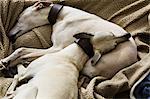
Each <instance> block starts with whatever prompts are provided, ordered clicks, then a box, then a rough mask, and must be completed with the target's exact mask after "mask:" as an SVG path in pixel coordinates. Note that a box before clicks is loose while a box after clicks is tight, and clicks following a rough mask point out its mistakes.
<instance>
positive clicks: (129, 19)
mask: <svg viewBox="0 0 150 99" xmlns="http://www.w3.org/2000/svg"><path fill="white" fill-rule="evenodd" d="M49 1H55V2H56V3H60V2H61V3H62V4H64V5H69V6H72V7H76V8H79V9H82V10H85V11H87V12H89V13H94V14H96V15H98V16H100V17H102V18H104V19H106V20H109V21H112V22H114V23H116V24H118V25H120V26H121V27H123V28H124V29H125V30H127V31H128V32H130V33H131V34H132V36H133V37H134V39H135V42H136V44H137V47H138V57H139V61H138V62H136V63H134V64H133V65H131V66H128V67H126V68H124V69H122V70H120V71H119V72H118V73H116V75H114V76H113V77H112V78H111V79H106V78H104V77H102V76H97V77H94V78H92V79H89V78H87V77H85V76H83V75H81V77H80V80H79V84H80V85H79V89H80V90H79V94H80V99H102V98H111V97H115V96H116V94H120V93H125V92H127V91H129V90H130V89H131V87H132V86H133V84H134V83H135V82H136V81H137V80H138V79H139V78H140V77H141V76H142V75H143V74H144V73H146V72H147V71H148V70H149V69H150V61H149V60H150V53H149V47H150V41H149V37H150V26H149V24H148V23H149V22H150V20H148V15H149V12H150V0H60V1H59V0H49ZM62 1H63V2H62ZM0 3H1V5H0V33H1V35H0V58H4V57H6V56H8V55H9V54H10V53H11V52H12V51H13V50H12V44H11V43H10V41H9V40H8V38H7V36H6V34H7V33H8V32H9V30H10V29H11V28H12V26H13V25H14V23H15V22H16V20H17V18H18V15H19V13H20V12H21V11H22V10H23V9H25V8H26V7H28V6H30V5H32V4H33V3H35V1H29V0H27V1H25V2H24V1H23V0H21V2H20V1H19V0H0ZM51 32H52V29H51V26H50V25H45V26H41V27H38V28H35V29H33V30H32V31H29V32H28V33H26V34H24V35H22V36H20V37H18V39H17V40H16V42H15V43H14V44H13V48H14V49H16V48H19V47H22V46H25V47H34V48H48V47H50V46H51V45H52V44H51V39H50V36H51ZM0 86H2V87H0V88H1V89H2V88H5V89H7V87H8V86H3V85H2V84H1V82H0ZM4 93H5V92H4V91H3V92H2V91H0V95H1V96H3V95H4ZM117 97H121V98H125V97H123V95H121V96H120V95H117Z"/></svg>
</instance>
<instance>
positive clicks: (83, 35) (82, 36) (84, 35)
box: [73, 32, 94, 39]
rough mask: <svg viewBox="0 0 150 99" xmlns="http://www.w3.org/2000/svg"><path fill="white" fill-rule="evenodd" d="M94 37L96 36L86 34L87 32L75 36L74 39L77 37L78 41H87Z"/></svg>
mask: <svg viewBox="0 0 150 99" xmlns="http://www.w3.org/2000/svg"><path fill="white" fill-rule="evenodd" d="M93 36H94V35H92V34H89V33H86V32H81V33H78V34H75V35H73V37H75V38H76V39H85V38H87V39H89V38H91V37H93Z"/></svg>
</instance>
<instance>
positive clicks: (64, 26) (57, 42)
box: [0, 2, 137, 76]
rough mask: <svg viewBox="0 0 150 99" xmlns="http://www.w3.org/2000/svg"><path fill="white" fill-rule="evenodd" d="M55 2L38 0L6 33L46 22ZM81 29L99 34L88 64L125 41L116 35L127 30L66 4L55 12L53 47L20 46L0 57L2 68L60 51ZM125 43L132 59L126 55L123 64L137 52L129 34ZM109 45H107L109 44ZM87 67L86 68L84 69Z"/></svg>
mask: <svg viewBox="0 0 150 99" xmlns="http://www.w3.org/2000/svg"><path fill="white" fill-rule="evenodd" d="M55 5H56V4H52V3H49V2H38V3H36V4H34V5H33V6H31V7H29V8H27V9H26V10H24V11H23V12H22V14H21V15H20V17H19V20H18V22H17V24H16V25H15V26H14V27H13V28H12V30H11V31H10V33H9V34H8V35H9V37H11V36H14V35H15V34H19V35H21V34H23V33H25V32H27V31H29V30H31V29H32V28H34V27H37V26H41V25H45V24H49V20H48V18H47V17H48V15H49V12H50V11H51V10H52V8H53V7H54V6H55ZM80 32H88V33H91V34H92V35H94V37H95V38H99V37H100V38H101V39H97V41H95V42H94V43H100V44H98V45H97V44H94V46H93V47H94V48H96V47H97V46H99V47H100V48H102V47H103V49H96V50H95V52H96V54H95V55H94V56H93V58H91V59H90V60H89V61H88V62H87V63H88V64H87V65H88V67H89V63H90V64H92V65H95V64H96V63H97V62H98V60H99V59H100V57H101V54H103V53H105V52H108V51H110V50H111V49H113V48H115V47H116V45H117V44H118V43H121V42H123V41H124V39H122V40H117V41H116V38H119V37H122V36H123V35H126V34H127V32H126V31H125V30H124V29H122V28H121V27H120V26H118V25H116V24H114V23H111V22H108V21H106V20H104V19H102V18H100V17H98V16H96V15H94V14H90V13H87V12H85V11H82V10H79V9H76V8H72V7H69V6H63V7H61V10H60V11H59V13H58V16H57V19H56V23H54V24H53V33H52V37H51V40H52V42H53V46H52V47H50V48H49V49H34V48H19V49H17V50H16V51H15V52H14V53H12V54H11V55H10V56H8V57H6V58H4V59H2V60H1V61H0V62H1V65H0V66H1V67H2V68H3V67H5V66H8V67H9V66H10V65H11V66H14V65H16V64H19V63H20V62H24V61H27V60H28V59H29V60H32V59H36V58H37V57H40V56H42V55H44V54H46V53H52V52H57V51H60V50H61V49H63V48H65V47H66V46H68V45H70V44H71V43H73V41H74V38H73V35H75V34H77V33H80ZM106 35H107V36H106ZM128 43H129V44H130V45H131V46H128V44H127V45H126V46H127V47H128V49H129V50H128V51H127V52H126V53H129V54H128V56H129V57H132V59H131V58H129V59H128V57H127V58H126V60H127V61H128V62H124V64H126V63H128V64H130V63H133V62H135V61H136V54H137V53H136V46H135V43H134V40H133V39H132V38H130V39H129V41H128ZM95 45H96V46H95ZM112 45H113V46H112ZM110 46H111V49H108V48H110ZM114 58H115V57H114ZM29 60H28V61H29ZM122 62H123V61H122ZM120 64H123V63H120ZM110 65H111V63H110ZM110 67H111V66H110ZM113 69H114V70H116V68H112V69H111V70H112V71H113ZM87 70H88V71H89V72H86V71H87ZM91 72H98V69H95V70H91V68H90V69H87V68H86V69H85V74H86V73H87V75H90V74H91ZM93 74H94V73H93ZM92 76H94V75H92Z"/></svg>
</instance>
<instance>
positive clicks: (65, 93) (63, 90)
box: [5, 32, 130, 99]
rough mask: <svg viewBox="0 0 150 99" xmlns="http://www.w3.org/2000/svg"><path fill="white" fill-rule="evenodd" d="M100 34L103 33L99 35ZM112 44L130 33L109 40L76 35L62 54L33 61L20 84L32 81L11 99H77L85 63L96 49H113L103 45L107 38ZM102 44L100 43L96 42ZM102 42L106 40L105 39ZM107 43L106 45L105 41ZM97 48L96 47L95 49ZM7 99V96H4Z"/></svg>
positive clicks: (54, 54) (126, 37)
mask: <svg viewBox="0 0 150 99" xmlns="http://www.w3.org/2000/svg"><path fill="white" fill-rule="evenodd" d="M97 34H103V33H101V32H97ZM107 36H108V38H109V40H111V41H112V42H114V41H115V42H118V41H124V40H127V39H129V37H130V34H126V35H124V36H121V37H118V38H117V37H114V36H113V35H112V37H110V35H108V34H107V33H104V34H103V36H97V35H91V34H89V33H88V34H87V33H79V34H75V35H74V37H75V38H76V39H77V40H76V41H75V43H73V44H70V45H69V46H67V47H65V48H64V49H62V50H61V51H58V52H55V53H47V54H45V55H43V56H42V57H40V58H38V59H36V60H34V61H32V62H31V63H30V64H29V66H28V67H27V69H26V71H25V72H24V74H22V76H21V77H19V78H18V81H23V80H25V79H30V80H29V81H28V82H27V83H25V84H23V85H21V86H20V87H17V88H16V90H15V91H14V92H13V93H11V95H12V97H11V95H10V96H9V97H11V99H12V98H13V99H62V98H63V99H78V87H77V82H78V77H79V72H80V71H81V70H82V68H83V67H84V64H85V63H86V61H87V60H88V59H89V58H91V57H93V55H94V50H95V49H101V50H107V49H112V48H113V47H114V44H115V42H114V44H113V43H111V45H109V46H101V41H99V40H102V39H103V38H104V37H105V38H107ZM97 41H99V43H97ZM102 42H103V40H102ZM103 43H106V44H107V42H103ZM94 46H95V47H94ZM5 98H6V97H5Z"/></svg>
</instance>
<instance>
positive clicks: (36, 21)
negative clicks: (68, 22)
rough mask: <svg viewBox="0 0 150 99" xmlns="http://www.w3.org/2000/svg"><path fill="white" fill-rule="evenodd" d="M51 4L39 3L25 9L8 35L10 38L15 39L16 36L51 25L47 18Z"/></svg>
mask: <svg viewBox="0 0 150 99" xmlns="http://www.w3.org/2000/svg"><path fill="white" fill-rule="evenodd" d="M50 4H51V2H48V3H45V2H37V3H35V4H34V5H33V6H30V7H28V8H27V9H25V10H24V11H23V12H22V13H21V14H20V16H19V19H18V21H17V23H16V25H15V26H14V27H13V28H12V29H11V30H10V32H9V33H8V36H9V37H10V38H13V37H15V36H16V35H17V36H20V35H22V34H24V33H25V32H27V31H29V30H31V29H33V28H35V27H38V26H42V25H45V24H49V22H48V19H47V17H48V13H49V10H50V7H49V5H50Z"/></svg>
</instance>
